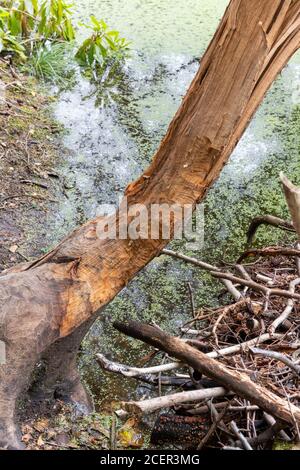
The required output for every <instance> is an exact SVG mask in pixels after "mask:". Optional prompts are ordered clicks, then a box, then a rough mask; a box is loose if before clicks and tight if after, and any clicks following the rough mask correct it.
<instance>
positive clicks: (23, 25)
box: [0, 0, 129, 82]
mask: <svg viewBox="0 0 300 470" xmlns="http://www.w3.org/2000/svg"><path fill="white" fill-rule="evenodd" d="M83 26H85V27H87V28H88V29H91V30H92V32H93V33H92V35H91V36H90V37H89V38H88V39H86V40H85V41H84V42H83V44H81V45H80V47H79V48H78V49H77V50H76V52H75V58H76V61H77V63H78V64H79V65H80V66H82V67H83V68H84V70H85V72H86V73H87V74H90V75H91V72H92V73H93V75H94V76H96V75H97V76H99V75H102V73H103V72H104V71H105V70H106V68H107V66H111V65H113V64H120V63H122V61H123V60H124V59H125V57H127V55H128V51H129V43H128V42H127V41H126V40H125V39H124V38H122V37H120V34H119V32H118V31H113V30H109V28H108V26H107V24H106V23H105V22H104V21H103V20H97V19H96V18H95V17H94V16H91V25H83ZM74 39H75V33H74V27H73V24H72V5H71V4H68V3H66V2H65V1H64V0H4V1H2V2H1V6H0V54H1V53H11V54H13V55H15V56H16V57H17V58H19V59H20V60H21V61H24V62H25V61H26V60H27V59H29V60H28V62H29V63H28V66H27V69H28V70H30V71H31V73H32V74H34V75H36V76H37V77H39V78H42V79H44V80H52V81H56V82H57V81H58V82H61V81H62V78H63V77H65V76H66V73H65V59H66V58H68V59H70V49H69V48H68V47H67V46H66V43H68V42H70V43H71V42H73V40H74ZM67 63H69V64H70V60H69V61H68V62H67ZM71 68H72V67H71ZM73 68H74V67H73ZM67 69H70V67H67Z"/></svg>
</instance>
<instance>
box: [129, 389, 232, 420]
mask: <svg viewBox="0 0 300 470" xmlns="http://www.w3.org/2000/svg"><path fill="white" fill-rule="evenodd" d="M226 394H228V390H226V389H225V388H223V387H214V388H207V389H203V390H192V391H188V392H180V393H173V394H171V395H165V396H161V397H156V398H150V399H149V400H142V401H130V402H122V404H121V406H122V409H124V410H125V411H127V412H129V413H133V414H135V415H141V414H147V413H153V412H154V411H156V410H160V409H161V408H170V407H171V406H174V405H178V404H181V403H189V402H193V401H196V402H200V401H203V400H206V399H208V398H215V397H222V396H224V395H226Z"/></svg>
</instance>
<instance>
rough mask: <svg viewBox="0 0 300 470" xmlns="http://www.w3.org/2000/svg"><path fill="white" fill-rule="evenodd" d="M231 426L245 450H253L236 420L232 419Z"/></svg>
mask: <svg viewBox="0 0 300 470" xmlns="http://www.w3.org/2000/svg"><path fill="white" fill-rule="evenodd" d="M230 427H231V429H232V431H233V433H234V434H235V435H236V437H237V438H238V439H239V441H240V443H241V444H242V446H243V448H244V449H245V450H253V449H252V447H251V445H250V444H249V442H248V441H247V439H246V438H245V436H244V434H243V433H242V432H241V431H240V430H239V428H238V427H237V424H236V422H235V421H231V423H230Z"/></svg>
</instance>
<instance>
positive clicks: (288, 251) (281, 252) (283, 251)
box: [237, 247, 300, 263]
mask: <svg viewBox="0 0 300 470" xmlns="http://www.w3.org/2000/svg"><path fill="white" fill-rule="evenodd" d="M248 256H263V257H264V258H265V257H268V256H297V257H298V256H300V251H299V250H296V249H295V248H282V247H270V248H262V249H258V248H252V249H251V250H247V251H245V252H244V253H243V254H242V255H241V256H240V258H239V259H238V261H237V262H238V263H241V262H242V261H243V260H244V259H245V258H248Z"/></svg>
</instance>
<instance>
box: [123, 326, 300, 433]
mask: <svg viewBox="0 0 300 470" xmlns="http://www.w3.org/2000/svg"><path fill="white" fill-rule="evenodd" d="M114 327H115V328H116V329H117V330H119V331H121V332H122V333H124V334H127V335H129V336H132V337H133V338H136V339H139V340H141V341H144V342H146V343H148V344H150V345H151V346H154V347H155V348H158V349H161V350H162V351H165V352H166V353H168V354H169V355H171V356H173V357H176V358H177V359H178V360H180V361H182V362H185V363H187V364H188V365H189V366H190V367H192V368H193V369H194V370H197V371H199V372H201V373H203V374H205V375H206V376H207V377H210V378H212V379H213V380H216V381H217V382H218V383H220V385H222V386H223V387H224V388H225V389H227V390H232V391H233V392H235V393H236V394H237V395H239V396H240V397H242V398H245V399H246V400H249V401H250V402H252V403H253V404H255V405H258V406H259V407H260V408H262V409H263V410H264V411H266V412H267V413H269V414H271V415H272V416H274V417H276V418H278V419H280V420H282V421H285V422H288V423H290V424H292V425H294V423H295V422H294V420H296V422H297V423H300V409H299V408H298V407H296V406H294V405H292V404H289V403H287V402H286V401H285V400H283V399H282V398H281V397H278V396H277V395H275V394H274V393H273V392H270V391H269V390H267V389H266V388H265V387H262V386H261V385H258V384H256V383H254V382H253V381H252V380H251V379H250V378H249V377H248V376H247V375H246V374H244V373H241V372H238V371H237V370H230V369H228V368H227V367H226V366H224V365H223V364H221V363H220V362H218V361H216V360H215V359H212V358H210V357H208V356H207V355H206V354H204V353H202V352H201V351H198V350H196V349H194V348H193V347H191V346H189V345H188V344H186V343H185V342H184V341H182V340H181V339H179V338H176V337H174V336H170V335H168V334H166V333H164V332H163V331H161V330H160V329H158V328H156V327H153V326H150V325H146V324H143V323H138V322H133V321H129V322H127V323H121V322H119V321H116V322H115V323H114ZM197 391H198V390H197ZM161 398H162V399H163V398H164V397H161ZM138 406H139V405H138Z"/></svg>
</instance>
